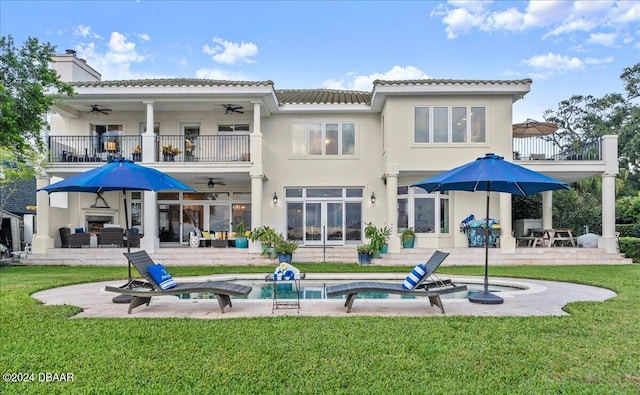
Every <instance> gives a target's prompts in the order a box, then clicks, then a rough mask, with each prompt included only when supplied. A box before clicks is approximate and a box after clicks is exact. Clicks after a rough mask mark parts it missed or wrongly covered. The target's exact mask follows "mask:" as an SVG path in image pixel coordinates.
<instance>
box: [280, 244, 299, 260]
mask: <svg viewBox="0 0 640 395" xmlns="http://www.w3.org/2000/svg"><path fill="white" fill-rule="evenodd" d="M275 248H276V253H277V254H278V262H287V263H291V261H292V260H293V252H294V251H295V250H297V249H298V242H297V241H295V240H284V239H280V240H278V241H277V242H276V246H275Z"/></svg>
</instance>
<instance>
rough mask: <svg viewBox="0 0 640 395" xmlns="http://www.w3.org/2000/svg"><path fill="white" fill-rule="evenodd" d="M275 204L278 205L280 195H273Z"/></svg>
mask: <svg viewBox="0 0 640 395" xmlns="http://www.w3.org/2000/svg"><path fill="white" fill-rule="evenodd" d="M273 204H274V205H275V204H278V195H276V193H275V192H274V193H273Z"/></svg>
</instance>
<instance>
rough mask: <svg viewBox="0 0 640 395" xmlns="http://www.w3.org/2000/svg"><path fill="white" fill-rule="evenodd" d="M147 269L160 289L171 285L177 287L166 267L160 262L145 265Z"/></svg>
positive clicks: (168, 287)
mask: <svg viewBox="0 0 640 395" xmlns="http://www.w3.org/2000/svg"><path fill="white" fill-rule="evenodd" d="M147 270H148V271H149V274H151V277H153V279H154V280H156V282H157V283H158V285H159V286H160V288H161V289H163V290H166V289H170V288H173V287H177V286H178V283H177V282H176V281H175V280H174V279H173V277H171V275H170V274H169V272H167V269H165V268H164V266H162V264H161V263H156V264H155V265H149V266H147Z"/></svg>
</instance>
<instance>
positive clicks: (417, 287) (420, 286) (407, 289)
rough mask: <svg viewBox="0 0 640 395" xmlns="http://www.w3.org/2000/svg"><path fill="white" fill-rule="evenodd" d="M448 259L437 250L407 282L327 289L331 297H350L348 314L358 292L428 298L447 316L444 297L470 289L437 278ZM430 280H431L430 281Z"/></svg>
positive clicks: (415, 270)
mask: <svg viewBox="0 0 640 395" xmlns="http://www.w3.org/2000/svg"><path fill="white" fill-rule="evenodd" d="M448 256H449V253H447V252H442V251H435V252H434V253H433V255H431V257H430V258H429V260H428V261H427V263H426V264H424V265H418V266H416V267H415V268H414V270H413V271H412V272H411V273H410V274H409V276H407V279H406V280H405V282H404V283H385V282H377V281H358V282H352V283H346V284H338V285H333V286H330V287H327V297H328V298H331V297H334V296H340V295H347V298H346V301H345V303H344V306H345V307H346V308H347V313H350V312H351V307H352V306H353V301H354V300H355V298H356V296H357V295H358V293H362V292H383V293H389V294H397V295H413V296H423V297H428V298H429V302H430V303H431V306H434V305H435V306H437V307H438V308H440V312H441V313H442V314H444V306H443V305H442V300H441V299H440V295H443V294H448V293H453V292H460V291H466V290H467V286H466V285H456V284H454V283H452V282H451V280H441V279H439V278H437V277H436V276H434V273H435V271H436V269H437V268H438V267H439V266H440V264H441V263H442V262H444V260H445V259H447V257H448ZM423 273H424V274H423ZM418 275H420V276H418ZM428 279H429V281H427V280H428Z"/></svg>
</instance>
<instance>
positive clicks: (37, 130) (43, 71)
mask: <svg viewBox="0 0 640 395" xmlns="http://www.w3.org/2000/svg"><path fill="white" fill-rule="evenodd" d="M54 51H55V47H53V46H51V45H50V44H48V43H46V44H41V43H40V42H39V41H38V39H37V38H32V37H29V38H28V39H27V41H26V42H25V43H24V45H23V46H22V47H21V48H19V49H18V48H16V47H15V46H14V42H13V37H11V36H7V37H5V36H2V37H0V82H1V83H2V84H0V146H2V147H7V148H10V149H11V150H13V151H14V152H25V151H28V150H35V151H38V152H43V151H44V149H45V144H44V141H43V139H42V136H41V131H42V130H43V129H45V127H46V126H47V122H46V118H45V116H46V114H47V112H48V111H49V109H50V107H51V106H52V105H53V104H54V103H55V102H56V100H58V98H59V97H61V96H62V95H65V94H66V95H72V94H73V87H72V86H71V85H70V84H67V83H64V82H62V81H61V80H60V79H59V76H58V74H57V72H56V71H55V70H51V69H49V62H50V61H51V58H52V56H53V55H54V53H55V52H54ZM28 156H29V155H27V156H25V157H22V156H20V155H17V156H16V158H15V159H17V160H23V159H25V158H27V157H28Z"/></svg>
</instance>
